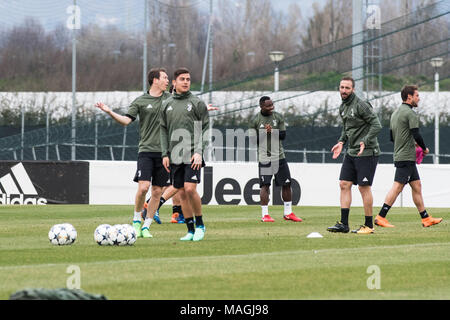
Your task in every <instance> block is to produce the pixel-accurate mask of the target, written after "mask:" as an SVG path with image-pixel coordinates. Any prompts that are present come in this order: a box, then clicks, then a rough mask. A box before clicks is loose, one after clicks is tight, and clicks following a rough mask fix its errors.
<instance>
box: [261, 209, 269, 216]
mask: <svg viewBox="0 0 450 320" xmlns="http://www.w3.org/2000/svg"><path fill="white" fill-rule="evenodd" d="M261 210H262V216H263V217H264V216H265V215H268V214H269V206H261Z"/></svg>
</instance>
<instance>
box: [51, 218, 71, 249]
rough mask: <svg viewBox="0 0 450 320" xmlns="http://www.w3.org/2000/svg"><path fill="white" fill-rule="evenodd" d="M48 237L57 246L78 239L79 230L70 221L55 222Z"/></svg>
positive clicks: (68, 243)
mask: <svg viewBox="0 0 450 320" xmlns="http://www.w3.org/2000/svg"><path fill="white" fill-rule="evenodd" d="M48 239H49V240H50V243H51V244H53V245H55V246H63V245H70V244H72V243H74V242H75V240H76V239H77V230H75V228H74V227H73V226H72V225H71V224H70V223H62V224H55V225H54V226H53V227H51V228H50V231H49V232H48Z"/></svg>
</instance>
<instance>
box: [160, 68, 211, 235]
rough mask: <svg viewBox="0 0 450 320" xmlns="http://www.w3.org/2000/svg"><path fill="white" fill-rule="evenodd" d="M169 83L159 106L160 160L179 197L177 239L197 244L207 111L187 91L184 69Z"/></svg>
mask: <svg viewBox="0 0 450 320" xmlns="http://www.w3.org/2000/svg"><path fill="white" fill-rule="evenodd" d="M172 82H173V84H174V86H175V87H176V92H175V93H174V94H173V95H172V96H171V97H170V98H169V99H167V100H166V101H165V102H164V103H163V112H162V115H161V129H160V132H161V149H162V158H163V159H162V161H163V166H164V168H165V169H166V170H167V172H170V175H171V181H172V185H173V186H174V188H175V189H178V192H179V194H180V199H181V207H182V208H183V213H184V218H185V222H186V226H187V229H188V232H187V234H186V235H185V236H184V237H182V238H180V240H181V241H191V240H192V241H200V240H202V239H203V238H204V236H205V225H204V223H203V215H202V203H201V199H200V196H199V194H198V192H197V184H198V183H200V177H201V168H202V167H204V166H205V162H204V160H203V150H204V148H205V144H204V142H203V134H204V133H205V132H206V130H207V129H208V125H209V115H208V108H207V107H206V104H205V103H204V102H203V101H202V100H200V99H199V98H198V97H196V96H194V95H193V94H192V93H191V92H190V87H191V76H190V73H189V70H188V69H186V68H179V69H177V70H175V72H174V79H173V80H172ZM169 167H170V169H169ZM194 215H195V225H194Z"/></svg>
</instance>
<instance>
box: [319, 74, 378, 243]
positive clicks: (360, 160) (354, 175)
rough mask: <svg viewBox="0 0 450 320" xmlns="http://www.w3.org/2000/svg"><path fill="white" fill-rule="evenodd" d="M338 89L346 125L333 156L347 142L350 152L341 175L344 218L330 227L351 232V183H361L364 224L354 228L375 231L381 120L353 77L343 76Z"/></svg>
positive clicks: (342, 214) (340, 112)
mask: <svg viewBox="0 0 450 320" xmlns="http://www.w3.org/2000/svg"><path fill="white" fill-rule="evenodd" d="M339 93H340V95H341V98H342V104H341V106H340V107H339V114H340V116H341V119H342V122H343V127H342V134H341V136H340V138H339V140H338V143H337V144H335V145H334V146H333V148H332V149H331V151H332V152H333V159H336V158H337V157H338V156H339V155H340V154H341V152H342V149H343V146H344V144H346V143H347V152H346V154H345V156H344V161H343V163H342V167H341V172H340V176H339V180H340V181H339V187H340V190H341V194H340V203H341V221H339V222H337V223H336V225H334V226H332V227H329V228H328V229H327V230H328V231H330V232H342V233H347V232H349V230H350V229H349V226H348V216H349V214H350V205H351V202H352V190H351V189H352V185H358V188H359V192H360V193H361V197H362V200H363V205H364V216H365V221H364V225H361V226H360V228H358V229H356V230H352V232H353V233H357V234H371V233H373V231H374V229H373V221H372V205H373V196H372V189H371V186H372V182H373V178H374V176H375V170H376V168H377V164H378V157H379V154H380V147H379V145H378V140H377V135H378V133H379V132H380V130H381V124H380V121H379V120H378V118H377V116H376V115H375V113H374V112H373V108H372V106H371V105H370V104H369V103H367V102H365V101H363V100H361V99H360V98H359V97H357V96H356V94H355V81H354V80H353V78H351V77H344V78H342V79H341V82H340V84H339Z"/></svg>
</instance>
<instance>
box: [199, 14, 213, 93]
mask: <svg viewBox="0 0 450 320" xmlns="http://www.w3.org/2000/svg"><path fill="white" fill-rule="evenodd" d="M211 21H212V17H211V15H210V16H209V23H208V35H207V36H206V46H205V58H204V59H203V72H202V85H201V88H200V92H201V93H203V92H204V87H205V79H206V64H207V61H208V52H209V38H210V34H211Z"/></svg>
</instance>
